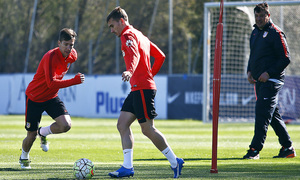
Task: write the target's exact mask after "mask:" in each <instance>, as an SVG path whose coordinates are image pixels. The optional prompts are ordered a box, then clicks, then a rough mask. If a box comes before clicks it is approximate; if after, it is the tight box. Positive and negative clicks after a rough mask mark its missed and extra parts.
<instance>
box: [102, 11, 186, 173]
mask: <svg viewBox="0 0 300 180" xmlns="http://www.w3.org/2000/svg"><path fill="white" fill-rule="evenodd" d="M106 21H107V24H108V27H109V28H110V30H111V33H114V34H115V35H116V36H118V37H120V38H121V43H122V47H121V49H122V54H123V57H124V61H125V65H126V71H124V72H123V73H122V80H123V81H130V84H131V92H130V94H129V95H128V96H127V98H126V99H125V101H124V104H123V106H122V109H121V113H120V116H119V119H118V123H117V128H118V131H119V133H120V135H121V142H122V148H123V154H124V162H123V165H122V167H121V168H120V169H118V170H117V171H114V172H111V173H109V175H110V176H111V177H129V176H133V175H134V169H133V143H134V138H133V134H132V131H131V128H130V126H131V124H132V123H133V122H134V121H135V119H137V120H138V122H139V124H140V126H141V129H142V132H143V134H144V135H145V136H147V137H148V138H149V139H150V140H151V141H152V143H153V144H154V145H155V146H156V147H157V148H158V149H159V150H160V151H161V152H162V153H163V154H164V155H165V157H166V158H167V159H168V160H169V162H170V164H171V169H172V170H173V171H174V178H178V177H179V175H180V174H181V169H182V167H183V163H184V161H183V159H181V158H177V157H176V155H175V154H174V152H173V151H172V149H171V147H170V146H169V145H168V143H167V141H166V138H165V137H164V135H163V134H162V133H161V132H160V131H159V130H158V129H156V128H155V126H154V118H155V117H156V116H157V114H156V112H155V107H154V98H155V94H156V85H155V82H154V80H153V77H154V76H155V75H156V74H157V73H158V71H159V70H160V68H161V66H162V64H163V62H164V60H165V55H164V53H163V52H162V51H161V50H160V49H159V48H158V47H157V46H156V45H155V44H154V43H152V42H151V41H150V40H149V39H148V38H147V37H146V36H144V35H143V34H142V33H141V32H140V31H138V30H137V29H135V28H134V27H133V26H131V25H130V24H129V21H128V16H127V14H126V12H125V10H124V9H122V8H120V7H116V8H115V9H114V10H113V11H112V12H111V13H110V14H109V15H108V17H107V19H106ZM150 56H152V57H154V58H155V61H154V64H153V66H152V68H151V63H150Z"/></svg>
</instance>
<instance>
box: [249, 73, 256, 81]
mask: <svg viewBox="0 0 300 180" xmlns="http://www.w3.org/2000/svg"><path fill="white" fill-rule="evenodd" d="M247 75H248V81H249V83H250V84H254V83H256V81H255V79H253V77H252V75H251V72H248V73H247Z"/></svg>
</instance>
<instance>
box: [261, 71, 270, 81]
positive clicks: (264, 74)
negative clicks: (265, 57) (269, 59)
mask: <svg viewBox="0 0 300 180" xmlns="http://www.w3.org/2000/svg"><path fill="white" fill-rule="evenodd" d="M269 78H270V75H269V74H268V73H267V72H264V73H262V74H261V75H260V76H259V78H258V81H260V82H267V81H268V79H269Z"/></svg>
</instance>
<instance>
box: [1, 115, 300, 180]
mask: <svg viewBox="0 0 300 180" xmlns="http://www.w3.org/2000/svg"><path fill="white" fill-rule="evenodd" d="M116 121H117V120H116V119H87V118H76V117H72V129H71V130H70V131H69V132H67V133H64V134H56V135H50V136H48V140H49V142H50V150H49V151H48V152H43V151H42V150H41V148H40V140H39V139H37V140H36V141H35V143H34V145H33V147H32V149H31V152H30V158H31V161H32V162H31V167H32V169H30V170H22V169H21V168H20V165H19V163H18V160H19V156H20V154H21V150H20V149H21V144H22V140H23V139H24V137H25V135H26V131H25V129H24V116H22V115H18V116H0V179H51V180H54V179H74V176H73V171H72V167H73V163H74V162H75V161H76V160H77V159H80V158H88V159H90V160H92V161H93V163H94V164H95V167H96V171H95V176H94V177H93V179H111V178H110V177H109V176H108V173H109V172H111V171H115V170H117V169H118V168H119V167H120V165H121V164H122V161H123V155H122V149H121V142H120V136H119V133H118V131H117V128H116ZM52 122H53V121H52V120H51V119H50V117H48V116H43V118H42V122H41V126H47V125H50V123H52ZM155 126H156V127H157V128H158V129H159V130H160V131H161V132H162V133H164V135H165V136H166V138H167V140H168V143H169V144H170V146H171V147H172V149H173V151H174V152H175V154H176V155H177V156H178V157H181V158H183V159H184V160H185V167H184V168H183V171H182V175H181V176H180V178H181V179H300V158H299V157H300V156H297V157H295V158H292V159H273V158H272V157H273V156H274V155H277V154H278V152H279V149H280V145H279V143H278V140H277V136H276V135H275V133H274V131H273V129H272V128H271V127H270V128H269V132H268V136H267V140H266V143H265V147H264V149H263V150H262V151H261V152H260V159H259V160H244V159H241V158H242V157H243V155H245V153H246V151H247V150H248V145H249V143H250V141H251V139H252V136H253V128H254V125H253V124H252V123H241V124H231V123H228V124H219V142H218V171H219V173H217V174H211V173H210V169H211V139H212V137H211V136H212V135H211V134H212V125H211V124H209V123H208V124H203V123H202V122H201V121H193V120H155ZM287 128H288V131H289V133H290V135H291V138H292V140H293V142H294V147H295V149H296V151H298V153H299V155H300V125H288V126H287ZM132 130H133V133H134V138H135V145H134V168H135V175H134V177H133V178H131V179H172V177H173V172H172V171H171V169H170V167H169V163H168V161H167V160H166V159H165V157H164V156H163V155H162V154H161V153H160V152H159V151H158V150H157V149H156V148H155V147H154V145H153V144H152V143H151V142H150V140H148V139H147V138H146V137H145V136H144V135H143V134H142V133H141V131H140V127H139V125H138V122H134V123H133V125H132Z"/></svg>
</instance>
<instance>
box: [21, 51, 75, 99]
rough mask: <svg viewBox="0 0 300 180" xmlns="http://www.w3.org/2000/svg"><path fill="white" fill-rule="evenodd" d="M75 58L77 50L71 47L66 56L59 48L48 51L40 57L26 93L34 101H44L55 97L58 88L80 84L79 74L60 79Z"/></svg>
mask: <svg viewBox="0 0 300 180" xmlns="http://www.w3.org/2000/svg"><path fill="white" fill-rule="evenodd" d="M76 59H77V52H76V50H75V49H72V51H71V53H70V54H69V56H68V57H67V58H64V57H63V56H62V53H61V52H60V50H59V48H58V47H57V48H54V49H52V50H50V51H48V52H47V53H46V54H45V55H44V57H43V58H42V60H41V62H40V64H39V67H38V69H37V71H36V74H35V75H34V77H33V80H32V81H31V82H30V83H29V85H28V87H27V89H26V92H25V93H26V95H27V96H28V98H29V99H30V100H32V101H34V102H45V101H48V100H50V99H52V98H55V97H56V96H57V94H58V90H59V89H60V88H65V87H69V86H72V85H76V84H80V83H81V79H80V75H76V76H75V77H74V78H72V79H68V80H62V79H63V77H64V75H65V74H66V73H67V72H68V69H69V67H70V64H72V63H73V62H75V61H76Z"/></svg>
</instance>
